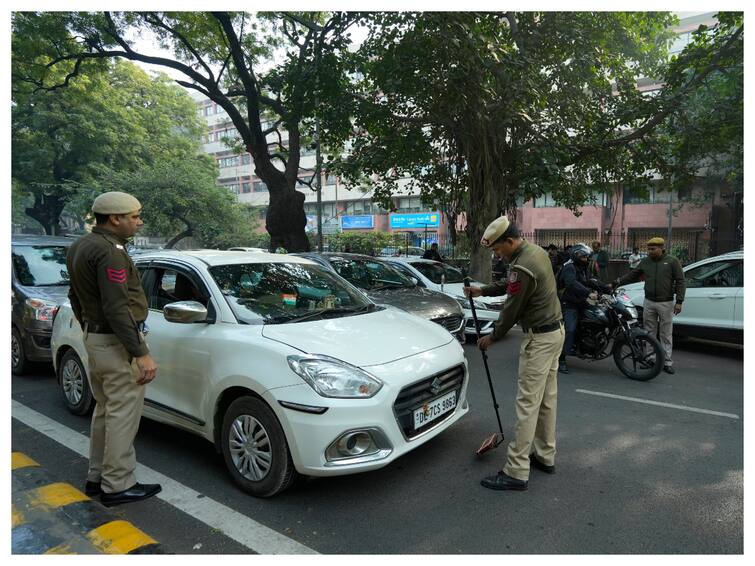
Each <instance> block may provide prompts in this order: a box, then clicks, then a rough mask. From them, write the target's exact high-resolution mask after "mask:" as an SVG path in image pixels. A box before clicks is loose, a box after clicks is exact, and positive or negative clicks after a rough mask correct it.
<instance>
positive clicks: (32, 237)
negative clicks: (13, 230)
mask: <svg viewBox="0 0 755 566" xmlns="http://www.w3.org/2000/svg"><path fill="white" fill-rule="evenodd" d="M76 238H78V236H71V237H67V236H42V235H38V234H11V245H12V246H70V245H71V244H73V243H74V242H75V241H76Z"/></svg>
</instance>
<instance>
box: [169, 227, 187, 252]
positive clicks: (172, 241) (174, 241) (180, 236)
mask: <svg viewBox="0 0 755 566" xmlns="http://www.w3.org/2000/svg"><path fill="white" fill-rule="evenodd" d="M193 233H194V230H193V229H191V228H187V229H186V230H184V231H183V232H181V233H180V234H176V235H175V236H173V237H172V238H171V239H170V241H169V242H168V243H167V244H165V249H167V250H170V249H172V248H173V247H174V246H175V245H176V244H177V243H178V242H180V241H181V240H183V239H184V238H188V237H189V236H191V235H192V234H193Z"/></svg>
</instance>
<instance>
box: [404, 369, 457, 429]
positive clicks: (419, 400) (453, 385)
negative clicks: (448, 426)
mask: <svg viewBox="0 0 755 566" xmlns="http://www.w3.org/2000/svg"><path fill="white" fill-rule="evenodd" d="M463 384H464V366H456V367H453V368H451V369H448V370H446V371H444V372H442V373H437V374H435V375H431V376H430V377H427V378H425V379H423V380H421V381H417V382H415V383H412V384H411V385H407V386H406V387H404V388H403V389H402V390H401V392H400V393H399V394H398V397H396V401H395V402H394V403H393V412H394V413H395V415H396V420H397V421H398V425H399V428H401V432H403V433H404V437H406V439H407V440H411V439H412V438H415V437H417V436H419V435H420V434H422V433H423V432H425V431H427V430H429V429H431V428H433V427H434V426H436V425H438V424H439V423H442V422H443V421H444V420H446V419H447V418H449V417H450V416H451V415H453V414H454V413H455V412H456V409H454V410H453V411H449V412H448V413H446V414H445V415H441V416H440V417H438V418H437V419H435V420H434V421H430V422H429V423H427V424H426V425H424V426H422V427H420V428H418V429H415V428H414V411H415V409H419V408H420V407H421V406H422V405H424V404H425V403H427V402H428V401H431V400H433V399H436V398H438V397H442V396H443V395H446V394H448V393H450V392H451V391H456V403H457V406H456V408H457V409H458V403H459V394H460V392H461V387H462V385H463Z"/></svg>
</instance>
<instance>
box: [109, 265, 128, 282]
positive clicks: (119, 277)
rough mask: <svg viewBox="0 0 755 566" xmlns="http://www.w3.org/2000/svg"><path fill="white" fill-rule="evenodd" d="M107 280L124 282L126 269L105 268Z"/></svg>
mask: <svg viewBox="0 0 755 566" xmlns="http://www.w3.org/2000/svg"><path fill="white" fill-rule="evenodd" d="M107 280H108V281H111V282H113V283H125V282H126V270H125V269H111V268H109V267H108V268H107Z"/></svg>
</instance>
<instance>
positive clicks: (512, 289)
mask: <svg viewBox="0 0 755 566" xmlns="http://www.w3.org/2000/svg"><path fill="white" fill-rule="evenodd" d="M508 281H509V284H508V285H507V286H506V293H507V294H508V295H516V294H517V293H518V292H519V291H521V290H522V282H521V281H520V280H519V274H518V273H517V272H516V271H514V270H513V269H512V270H511V273H509V280H508Z"/></svg>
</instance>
